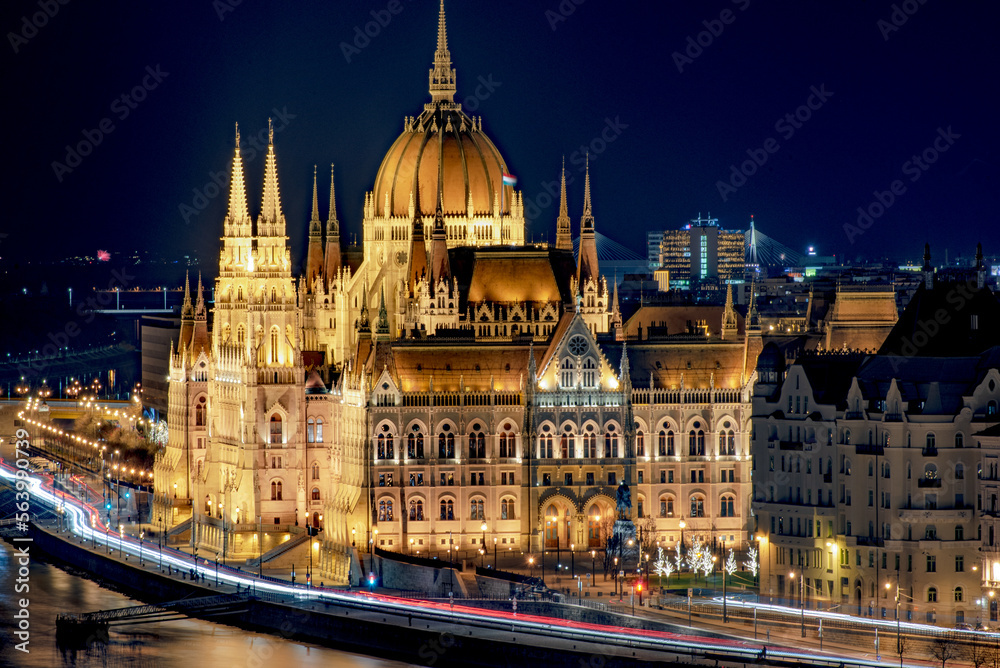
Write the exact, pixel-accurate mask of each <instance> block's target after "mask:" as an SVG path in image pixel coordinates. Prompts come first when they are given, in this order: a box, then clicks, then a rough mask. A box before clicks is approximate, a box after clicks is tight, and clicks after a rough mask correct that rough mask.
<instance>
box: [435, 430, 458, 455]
mask: <svg viewBox="0 0 1000 668" xmlns="http://www.w3.org/2000/svg"><path fill="white" fill-rule="evenodd" d="M441 429H442V430H443V431H442V432H441V433H440V434H438V457H439V458H441V459H454V458H455V434H453V433H451V425H447V424H446V425H444V426H443V427H442V428H441Z"/></svg>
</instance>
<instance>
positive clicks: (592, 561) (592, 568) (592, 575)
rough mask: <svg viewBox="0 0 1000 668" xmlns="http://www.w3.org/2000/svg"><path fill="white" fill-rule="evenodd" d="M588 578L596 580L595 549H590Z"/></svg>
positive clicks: (592, 580)
mask: <svg viewBox="0 0 1000 668" xmlns="http://www.w3.org/2000/svg"><path fill="white" fill-rule="evenodd" d="M590 579H591V582H597V550H591V551H590Z"/></svg>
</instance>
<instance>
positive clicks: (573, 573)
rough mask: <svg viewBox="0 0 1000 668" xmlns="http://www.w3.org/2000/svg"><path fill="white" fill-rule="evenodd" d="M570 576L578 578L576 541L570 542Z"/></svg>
mask: <svg viewBox="0 0 1000 668" xmlns="http://www.w3.org/2000/svg"><path fill="white" fill-rule="evenodd" d="M569 558H570V571H569V574H570V577H572V578H576V543H570V544H569Z"/></svg>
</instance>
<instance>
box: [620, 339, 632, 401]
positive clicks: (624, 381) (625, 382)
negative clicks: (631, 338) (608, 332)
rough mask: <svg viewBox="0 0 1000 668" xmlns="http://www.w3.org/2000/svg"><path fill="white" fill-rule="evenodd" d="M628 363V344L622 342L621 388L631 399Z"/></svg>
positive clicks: (630, 376) (630, 378) (630, 379)
mask: <svg viewBox="0 0 1000 668" xmlns="http://www.w3.org/2000/svg"><path fill="white" fill-rule="evenodd" d="M630 369H631V367H630V366H629V362H628V342H627V341H622V364H621V372H620V376H621V378H620V380H621V388H622V392H624V393H625V394H626V395H627V396H628V398H629V399H631V397H632V374H631V372H630Z"/></svg>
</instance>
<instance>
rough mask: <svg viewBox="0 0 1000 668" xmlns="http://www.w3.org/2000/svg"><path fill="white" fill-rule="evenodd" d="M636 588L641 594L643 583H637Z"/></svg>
mask: <svg viewBox="0 0 1000 668" xmlns="http://www.w3.org/2000/svg"><path fill="white" fill-rule="evenodd" d="M636 589H637V590H638V591H639V593H640V594H641V593H642V583H641V582H640V583H639V584H638V585H636Z"/></svg>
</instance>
